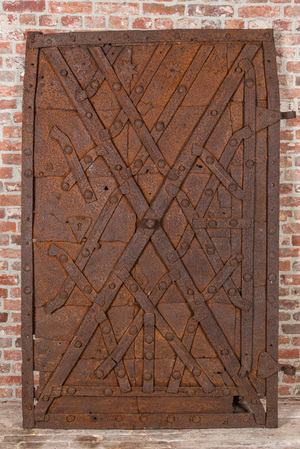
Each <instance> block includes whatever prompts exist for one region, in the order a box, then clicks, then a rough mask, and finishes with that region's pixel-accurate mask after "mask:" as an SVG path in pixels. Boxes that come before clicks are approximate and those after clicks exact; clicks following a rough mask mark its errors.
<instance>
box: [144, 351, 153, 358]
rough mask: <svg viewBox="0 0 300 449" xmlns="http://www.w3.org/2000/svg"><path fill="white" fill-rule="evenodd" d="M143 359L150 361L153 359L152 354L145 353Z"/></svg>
mask: <svg viewBox="0 0 300 449" xmlns="http://www.w3.org/2000/svg"><path fill="white" fill-rule="evenodd" d="M145 357H146V359H147V360H152V359H153V352H146V354H145Z"/></svg>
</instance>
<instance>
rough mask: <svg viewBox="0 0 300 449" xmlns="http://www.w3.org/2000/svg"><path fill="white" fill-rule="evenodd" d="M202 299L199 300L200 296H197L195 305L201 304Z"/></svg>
mask: <svg viewBox="0 0 300 449" xmlns="http://www.w3.org/2000/svg"><path fill="white" fill-rule="evenodd" d="M201 302H202V301H201V298H199V296H196V298H195V299H194V303H195V304H201Z"/></svg>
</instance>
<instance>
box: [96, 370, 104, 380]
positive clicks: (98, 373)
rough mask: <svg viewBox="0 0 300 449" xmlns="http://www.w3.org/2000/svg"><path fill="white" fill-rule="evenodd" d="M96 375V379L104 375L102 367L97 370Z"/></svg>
mask: <svg viewBox="0 0 300 449" xmlns="http://www.w3.org/2000/svg"><path fill="white" fill-rule="evenodd" d="M97 377H98V379H102V378H103V377H104V371H102V369H100V370H97Z"/></svg>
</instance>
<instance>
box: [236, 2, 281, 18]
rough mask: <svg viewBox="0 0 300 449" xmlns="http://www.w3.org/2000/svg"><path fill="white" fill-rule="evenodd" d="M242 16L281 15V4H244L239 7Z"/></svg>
mask: <svg viewBox="0 0 300 449" xmlns="http://www.w3.org/2000/svg"><path fill="white" fill-rule="evenodd" d="M238 14H239V16H240V17H245V18H247V17H255V18H257V17H275V16H279V15H280V7H279V6H261V5H259V6H244V7H243V8H239V9H238Z"/></svg>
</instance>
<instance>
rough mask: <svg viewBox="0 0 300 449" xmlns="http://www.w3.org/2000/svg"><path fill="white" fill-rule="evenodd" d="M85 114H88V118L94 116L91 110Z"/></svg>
mask: <svg viewBox="0 0 300 449" xmlns="http://www.w3.org/2000/svg"><path fill="white" fill-rule="evenodd" d="M85 115H86V116H87V118H92V117H93V114H92V113H91V112H87V113H86V114H85Z"/></svg>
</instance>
